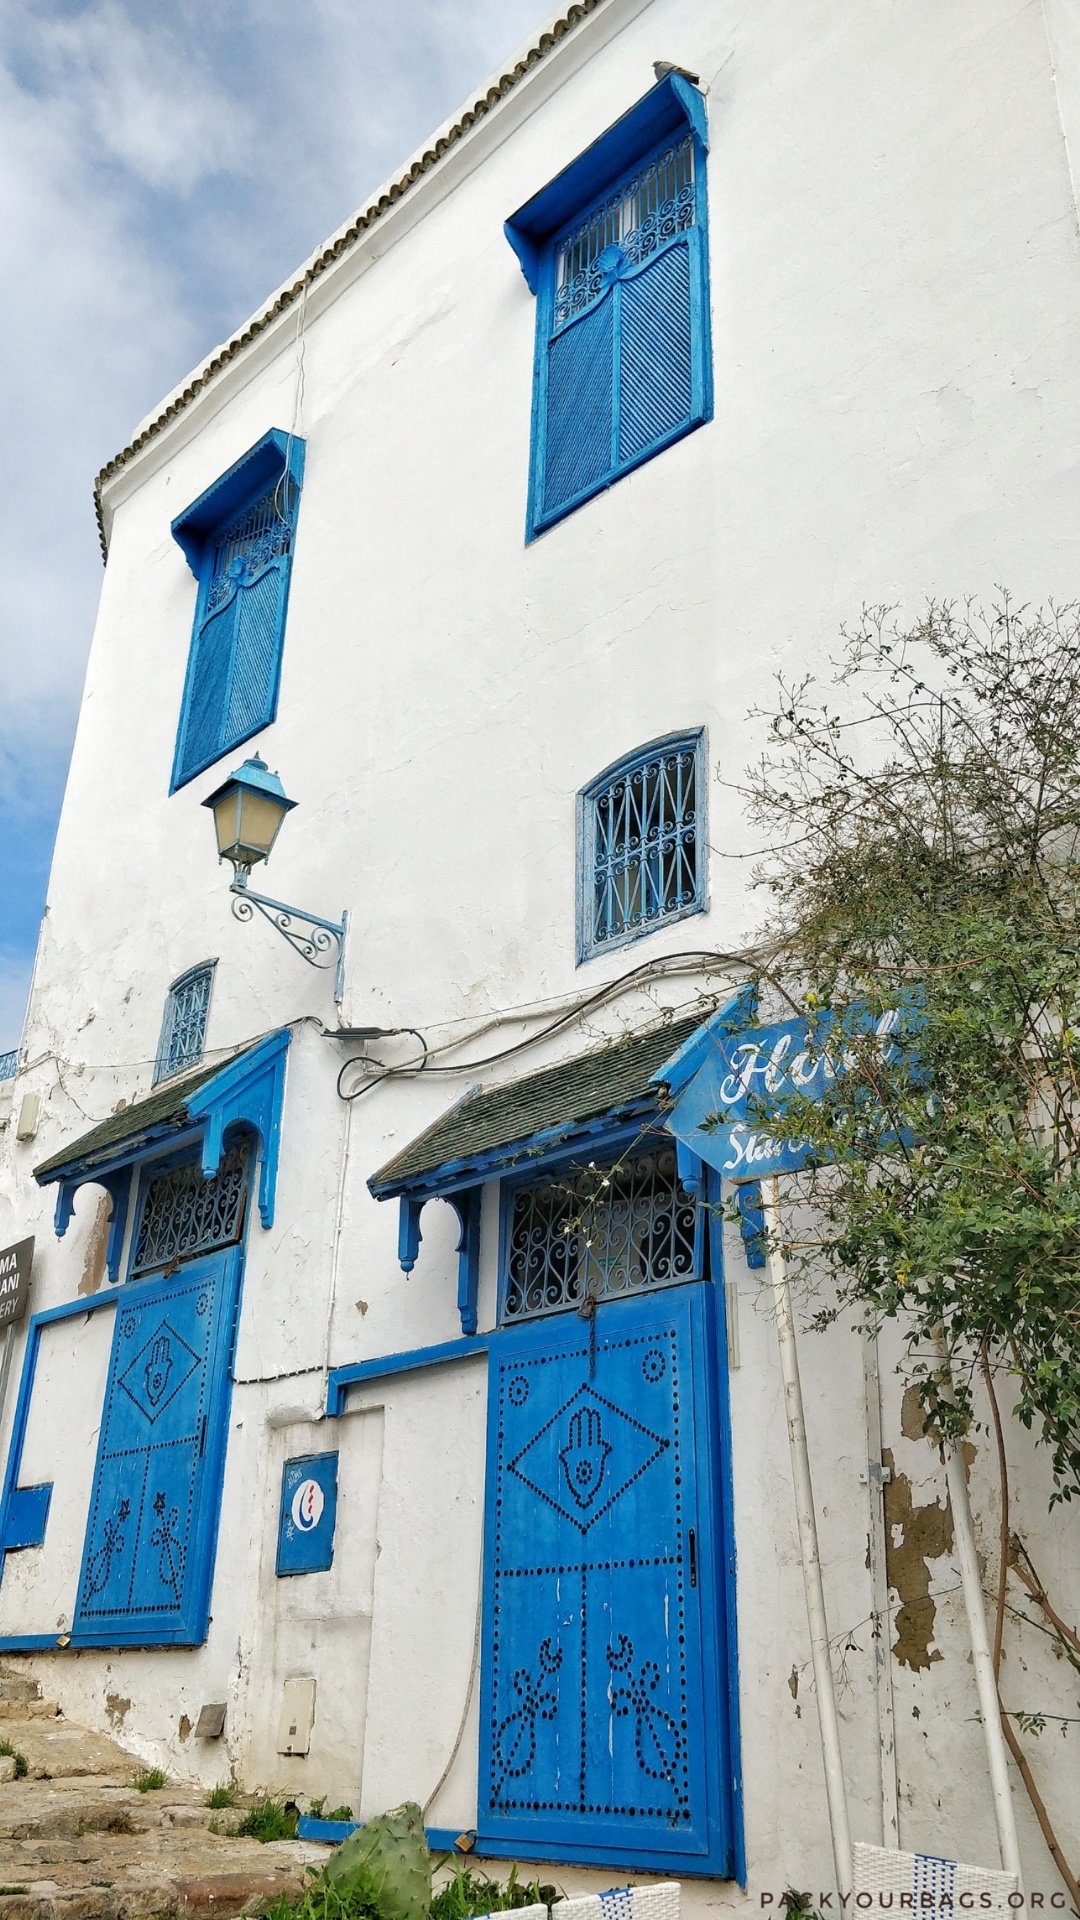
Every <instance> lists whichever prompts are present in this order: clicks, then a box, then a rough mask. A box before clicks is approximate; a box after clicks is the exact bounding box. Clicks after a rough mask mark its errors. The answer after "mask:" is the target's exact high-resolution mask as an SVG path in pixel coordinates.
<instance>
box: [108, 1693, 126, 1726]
mask: <svg viewBox="0 0 1080 1920" xmlns="http://www.w3.org/2000/svg"><path fill="white" fill-rule="evenodd" d="M105 1712H106V1713H107V1715H108V1718H109V1725H110V1726H111V1727H116V1728H118V1729H119V1728H120V1727H122V1726H123V1724H124V1721H125V1720H126V1719H127V1717H128V1714H129V1713H130V1712H131V1701H130V1700H128V1699H125V1697H124V1695H123V1694H122V1693H107V1694H106V1695H105Z"/></svg>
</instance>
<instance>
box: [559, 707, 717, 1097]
mask: <svg viewBox="0 0 1080 1920" xmlns="http://www.w3.org/2000/svg"><path fill="white" fill-rule="evenodd" d="M670 753H693V755H694V792H695V795H696V798H697V825H696V832H695V840H694V850H695V853H696V856H697V858H696V861H695V869H694V898H693V900H692V901H691V903H690V904H689V905H688V906H685V907H676V908H674V909H673V910H672V912H670V913H665V914H661V915H658V917H657V918H656V919H655V920H650V921H649V922H648V923H647V924H646V925H645V926H641V927H628V928H627V929H626V930H625V932H623V933H620V934H615V935H614V936H613V937H612V938H611V939H610V940H600V941H597V940H596V939H595V938H594V937H593V932H592V926H593V883H594V878H595V869H596V807H597V802H598V801H599V800H601V799H602V797H603V795H604V793H605V792H606V791H607V789H608V788H609V787H610V786H611V785H612V784H613V783H614V782H615V781H616V780H622V779H625V778H626V777H627V775H629V774H631V773H633V772H634V770H635V768H637V767H640V766H644V765H645V763H646V761H648V760H655V759H656V758H657V757H658V756H659V755H661V754H670ZM708 769H709V736H708V733H707V731H706V729H705V728H704V727H689V728H687V729H686V730H685V731H683V732H680V733H664V734H661V735H660V736H659V737H658V738H657V739H655V740H649V741H647V742H646V744H645V745H644V746H641V747H635V748H634V749H633V751H632V752H631V753H624V754H622V755H621V756H620V758H619V759H618V760H613V761H612V762H611V765H610V766H608V767H605V768H604V770H603V772H602V773H598V774H596V775H594V777H593V778H592V779H591V780H590V781H589V783H588V785H587V786H584V787H582V788H581V790H580V791H579V793H578V796H577V964H578V966H579V967H580V966H581V965H582V964H583V962H584V961H586V960H597V959H600V958H601V957H602V956H603V955H604V954H605V953H611V952H613V951H614V949H615V948H616V947H628V946H631V945H632V944H633V943H634V942H635V941H637V940H644V939H646V938H647V937H648V935H649V934H650V933H657V932H659V930H660V928H661V927H670V926H672V925H674V923H675V921H676V920H687V919H689V918H690V917H691V916H692V915H693V914H695V913H705V912H707V911H708V905H709V781H708ZM695 1038H696V1035H692V1036H691V1039H690V1040H689V1041H687V1042H686V1043H685V1045H687V1046H689V1045H692V1044H693V1040H694V1039H695ZM663 1075H664V1069H661V1070H660V1073H654V1074H653V1076H652V1079H653V1081H654V1083H655V1082H657V1081H659V1080H660V1079H661V1078H662V1077H663Z"/></svg>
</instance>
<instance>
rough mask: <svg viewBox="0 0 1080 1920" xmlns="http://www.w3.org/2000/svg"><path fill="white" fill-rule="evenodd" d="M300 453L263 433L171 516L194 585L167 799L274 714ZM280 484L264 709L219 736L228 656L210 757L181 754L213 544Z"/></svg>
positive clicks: (283, 437) (296, 444) (226, 700)
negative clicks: (287, 531) (284, 545)
mask: <svg viewBox="0 0 1080 1920" xmlns="http://www.w3.org/2000/svg"><path fill="white" fill-rule="evenodd" d="M304 451H305V449H304V442H303V440H301V439H298V438H297V436H296V435H295V434H292V433H288V434H287V433H283V432H282V431H281V430H280V429H279V428H276V427H275V428H271V430H270V432H269V433H265V434H264V435H263V437H262V439H261V440H258V441H256V443H255V445H254V446H253V447H250V448H249V449H248V451H247V453H245V454H244V455H243V456H242V457H241V458H240V459H239V460H237V461H235V462H234V464H233V465H232V466H231V467H230V468H229V469H228V471H227V472H226V473H223V474H222V475H221V477H220V479H218V480H215V481H214V483H213V485H212V486H210V487H207V489H206V491H205V492H204V493H201V494H200V495H199V498H198V499H197V500H195V501H193V502H192V504H191V506H190V507H188V508H187V509H186V511H185V512H184V513H182V514H178V515H177V517H176V519H175V520H174V521H173V523H172V534H173V538H174V540H176V542H177V543H178V545H179V546H180V547H181V549H182V550H183V553H184V556H185V558H186V560H187V563H188V565H189V567H190V568H191V571H192V573H193V574H194V575H195V578H196V580H197V581H198V583H199V584H198V592H197V595H196V599H195V616H194V621H193V625H192V632H191V643H190V647H189V651H188V662H187V671H186V673H185V676H184V691H183V695H182V698H181V702H180V719H179V724H178V726H177V730H176V747H175V750H174V754H173V767H172V776H171V779H170V782H169V792H170V793H175V792H176V791H177V789H178V788H180V787H183V786H186V785H187V782H188V781H189V780H193V779H194V778H195V776H196V774H199V773H202V772H204V771H205V769H206V768H207V767H210V766H213V765H214V763H215V762H216V761H218V760H220V759H221V758H222V757H223V755H225V754H227V753H232V752H234V751H235V749H236V748H237V747H238V746H240V745H241V744H242V743H243V742H244V741H245V740H250V739H251V738H252V736H253V735H254V734H256V733H259V732H261V731H262V729H263V728H264V727H266V726H269V725H270V723H271V722H272V721H273V720H274V719H275V718H276V716H277V703H278V692H279V690H280V684H281V658H282V652H283V648H284V641H285V620H286V615H287V613H288V604H289V587H290V583H291V579H292V563H293V554H294V551H295V546H296V524H297V518H298V514H299V505H300V491H301V488H302V486H303V480H304ZM282 480H284V481H285V482H286V487H285V491H284V500H285V505H286V510H287V511H288V513H289V515H290V516H291V520H292V529H293V537H292V540H291V542H290V547H289V551H288V553H286V554H284V555H283V556H281V557H280V559H279V560H278V561H276V562H275V565H276V566H277V571H278V577H279V582H280V587H279V594H278V603H277V609H276V621H275V626H274V635H273V640H272V643H271V649H272V656H273V671H272V677H271V679H270V681H269V683H268V685H267V688H266V696H267V697H266V703H265V707H264V709H263V710H262V712H261V713H260V714H259V716H258V718H257V719H256V720H255V722H254V724H253V725H251V726H248V727H246V728H243V729H242V730H241V731H240V732H237V733H229V732H227V731H226V729H225V725H224V719H225V716H226V715H227V714H228V710H229V705H230V701H231V698H232V691H233V674H234V671H235V657H233V658H232V659H230V663H229V675H228V680H227V683H224V684H223V686H222V689H221V709H222V726H221V731H220V733H219V735H218V738H217V740H216V742H215V745H214V748H213V751H212V752H206V753H201V754H200V753H194V754H191V755H189V753H188V750H187V745H186V735H187V728H188V721H189V719H190V716H191V701H192V688H193V682H194V675H195V666H196V661H197V659H198V652H199V644H200V640H201V637H202V633H203V628H204V624H205V621H206V617H207V616H206V609H207V602H208V599H209V595H210V588H211V584H212V574H213V555H214V545H215V541H216V538H217V536H218V534H219V533H221V532H222V531H223V530H224V529H225V528H226V527H227V526H228V525H229V523H230V522H231V521H234V520H236V519H237V518H238V516H239V515H240V514H241V513H243V512H245V511H246V509H247V508H248V507H250V506H254V505H255V503H256V502H257V501H258V500H260V499H262V498H263V497H264V496H265V495H266V494H267V493H269V491H270V490H271V488H272V487H275V486H276V485H277V484H278V483H279V482H280V481H282Z"/></svg>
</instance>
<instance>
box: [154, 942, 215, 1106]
mask: <svg viewBox="0 0 1080 1920" xmlns="http://www.w3.org/2000/svg"><path fill="white" fill-rule="evenodd" d="M214 966H215V962H214V961H213V960H208V961H206V962H204V964H203V965H202V966H198V967H192V968H191V969H190V970H189V972H187V973H183V974H181V976H180V978H179V980H174V981H173V983H172V986H171V987H170V988H169V992H168V997H167V998H166V1001H165V1012H164V1016H163V1018H162V1022H161V1041H160V1044H159V1046H158V1055H157V1063H156V1066H155V1069H154V1082H155V1085H156V1083H157V1082H158V1081H159V1080H167V1079H168V1078H169V1077H170V1075H171V1074H174V1073H182V1072H183V1071H184V1069H185V1067H193V1066H196V1065H197V1064H198V1062H199V1061H200V1060H201V1059H202V1055H203V1046H204V1044H205V1040H206V1021H207V1015H208V1014H209V1011H210V989H211V986H212V985H213V980H214Z"/></svg>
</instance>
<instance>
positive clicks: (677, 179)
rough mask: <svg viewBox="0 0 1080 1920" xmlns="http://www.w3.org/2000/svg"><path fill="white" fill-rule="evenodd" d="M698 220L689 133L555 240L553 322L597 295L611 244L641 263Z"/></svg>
mask: <svg viewBox="0 0 1080 1920" xmlns="http://www.w3.org/2000/svg"><path fill="white" fill-rule="evenodd" d="M696 221H697V197H696V184H695V179H694V140H693V136H692V135H690V134H688V135H687V137H686V138H685V139H684V140H680V141H679V142H678V144H677V145H675V146H673V147H668V148H667V149H666V150H665V151H664V152H663V153H660V154H657V155H656V156H655V157H654V158H653V159H652V160H650V161H649V163H648V165H647V166H644V167H642V168H641V170H640V172H638V173H637V174H635V175H634V177H633V179H632V180H630V181H629V182H628V183H627V184H626V185H624V186H621V187H620V188H619V190H618V192H617V193H614V194H612V195H610V197H609V198H608V199H606V200H603V201H601V203H600V205H599V206H595V207H593V208H592V210H591V211H590V212H589V213H588V214H587V215H586V217H585V218H584V220H581V221H579V222H578V224H577V225H576V226H575V227H574V228H573V230H572V232H570V233H568V234H567V235H566V236H565V238H564V239H563V240H562V241H560V243H559V246H558V250H557V254H556V267H555V325H556V327H562V326H565V324H566V322H567V321H568V320H572V319H573V317H574V315H575V314H577V313H584V311H585V309H586V308H587V307H590V306H592V304H593V302H594V301H595V300H598V299H599V298H600V295H601V294H602V293H603V292H604V289H605V287H606V286H607V283H608V277H609V276H608V273H607V268H608V267H609V266H610V265H611V264H612V262H613V260H614V258H615V256H614V255H612V253H611V252H610V249H612V248H615V249H617V251H618V254H619V255H621V257H622V259H624V260H625V261H626V262H628V264H629V265H631V266H635V267H636V266H640V265H641V262H642V261H643V260H648V259H649V258H650V257H651V256H652V255H653V254H654V253H656V252H658V251H659V249H660V248H661V247H662V246H663V245H664V244H665V242H667V241H668V240H673V239H675V238H676V236H677V235H678V234H680V233H685V232H686V231H687V229H688V228H689V227H692V226H694V225H695V224H696Z"/></svg>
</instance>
